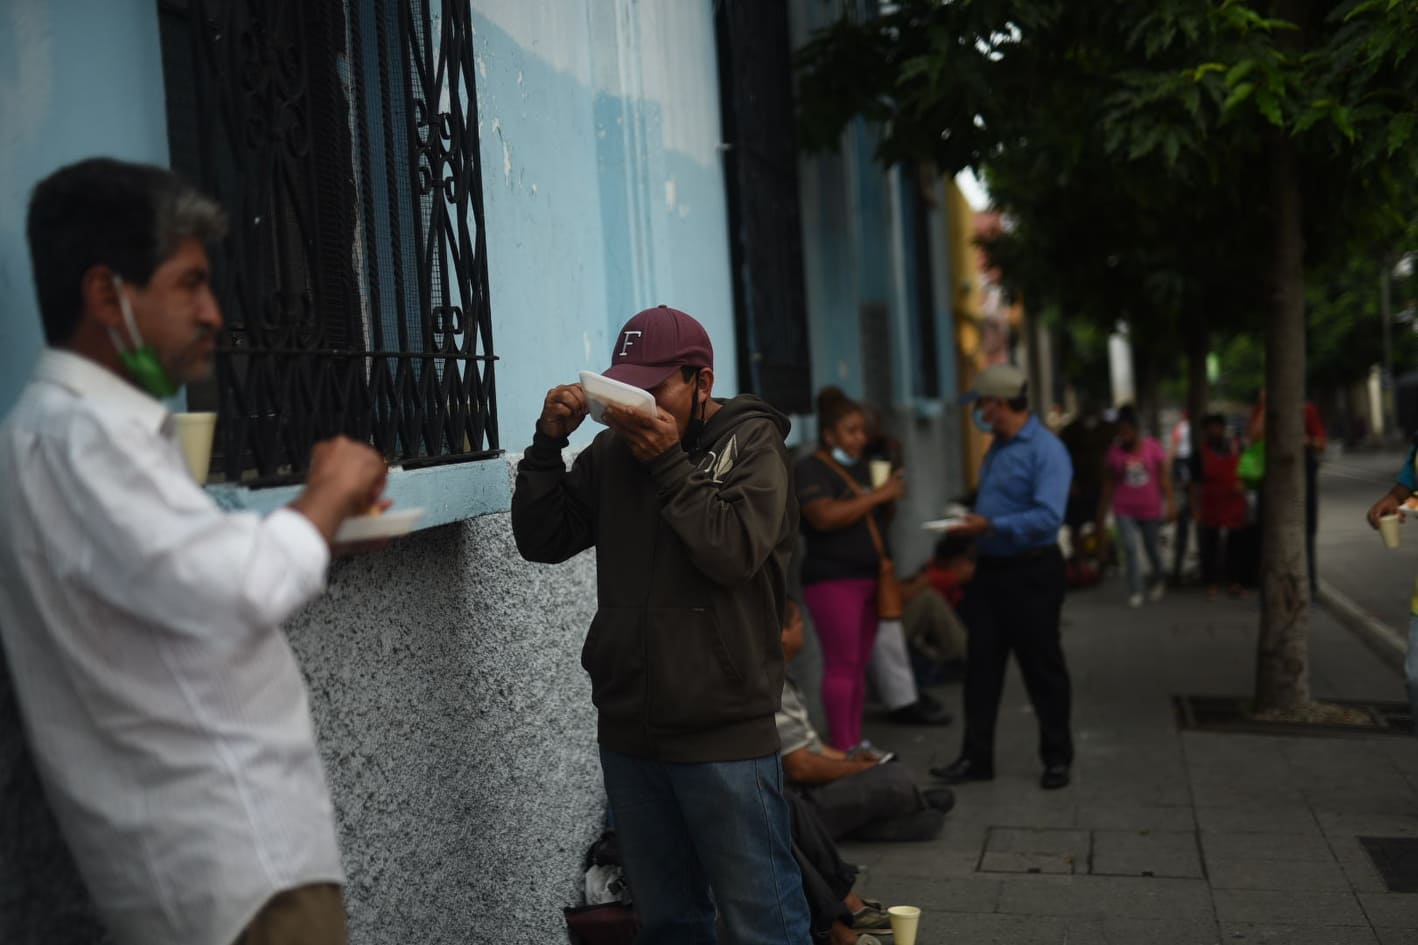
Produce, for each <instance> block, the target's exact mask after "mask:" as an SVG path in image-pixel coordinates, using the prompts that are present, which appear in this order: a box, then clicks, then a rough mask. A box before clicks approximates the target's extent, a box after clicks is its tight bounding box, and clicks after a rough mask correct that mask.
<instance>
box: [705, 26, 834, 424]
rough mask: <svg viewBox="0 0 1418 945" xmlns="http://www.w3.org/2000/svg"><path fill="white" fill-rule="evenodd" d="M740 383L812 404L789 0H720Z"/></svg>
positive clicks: (797, 407) (783, 404)
mask: <svg viewBox="0 0 1418 945" xmlns="http://www.w3.org/2000/svg"><path fill="white" fill-rule="evenodd" d="M714 9H715V27H716V34H717V42H718V53H719V84H720V104H721V112H722V122H723V133H724V142H725V144H726V145H727V149H726V150H725V152H724V175H725V191H726V194H727V197H728V205H729V230H730V246H729V248H730V255H731V258H732V260H733V269H734V309H735V315H736V328H737V335H738V342H739V383H740V386H741V387H742V388H743V389H744V390H748V391H752V392H754V393H756V394H759V395H760V396H762V397H763V398H764V399H765V400H767V401H769V402H770V403H772V404H773V405H774V406H776V407H778V408H779V409H781V410H785V411H788V412H789V413H808V412H810V411H811V410H812V370H811V365H810V364H809V359H808V356H807V353H808V327H807V300H806V291H805V289H804V282H803V254H802V230H801V226H802V224H801V212H800V207H799V205H798V151H797V143H796V140H795V138H794V136H793V133H792V129H793V121H794V117H793V84H792V72H791V42H790V39H789V35H788V5H787V4H786V3H785V2H783V0H716V2H715V4H714Z"/></svg>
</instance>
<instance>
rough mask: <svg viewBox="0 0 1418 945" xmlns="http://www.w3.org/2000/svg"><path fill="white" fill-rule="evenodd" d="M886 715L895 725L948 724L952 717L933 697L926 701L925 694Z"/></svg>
mask: <svg viewBox="0 0 1418 945" xmlns="http://www.w3.org/2000/svg"><path fill="white" fill-rule="evenodd" d="M886 717H887V718H888V719H890V720H891V721H892V722H895V723H896V724H897V725H949V724H950V723H951V721H952V720H953V719H954V717H953V716H952V715H951V714H950V713H949V712H947V711H945V706H943V705H941V704H940V703H939V702H936V701H935V700H934V699H932V700H930V701H929V702H927V701H926V697H925V696H921V698H919V699H917V700H916V701H915V702H913V703H911V704H910V705H903V706H902V707H901V708H899V709H893V710H892V711H891V712H889V713H887V716H886Z"/></svg>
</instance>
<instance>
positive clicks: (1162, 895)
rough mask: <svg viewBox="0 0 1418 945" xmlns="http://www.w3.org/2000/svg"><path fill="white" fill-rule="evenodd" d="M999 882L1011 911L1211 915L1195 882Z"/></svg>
mask: <svg viewBox="0 0 1418 945" xmlns="http://www.w3.org/2000/svg"><path fill="white" fill-rule="evenodd" d="M1000 883H1001V885H1000V899H999V911H1000V912H1005V913H1011V914H1019V915H1062V916H1076V917H1079V918H1096V919H1100V920H1102V919H1107V918H1120V919H1174V918H1175V919H1195V918H1196V917H1198V916H1207V915H1210V914H1212V905H1211V899H1210V895H1211V893H1210V890H1209V889H1208V887H1207V885H1206V883H1205V882H1203V881H1201V880H1193V879H1137V878H1135V877H1131V876H1007V877H1002V878H1001V880H1000ZM1355 908H1356V910H1357V908H1358V905H1357V903H1356V904H1355Z"/></svg>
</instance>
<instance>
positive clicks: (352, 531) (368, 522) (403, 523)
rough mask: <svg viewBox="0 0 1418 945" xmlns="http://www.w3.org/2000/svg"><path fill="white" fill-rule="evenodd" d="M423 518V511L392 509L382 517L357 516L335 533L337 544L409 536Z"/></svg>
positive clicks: (346, 520)
mask: <svg viewBox="0 0 1418 945" xmlns="http://www.w3.org/2000/svg"><path fill="white" fill-rule="evenodd" d="M421 518H423V509H390V510H389V511H387V512H385V513H384V514H382V515H357V516H355V517H354V518H347V519H345V522H344V524H343V525H341V526H340V530H339V531H337V532H336V533H335V544H337V545H343V544H347V543H349V542H354V541H372V540H373V539H376V538H397V537H399V536H400V535H407V534H408V533H409V532H411V531H413V529H414V526H415V525H416V524H418V520H419V519H421Z"/></svg>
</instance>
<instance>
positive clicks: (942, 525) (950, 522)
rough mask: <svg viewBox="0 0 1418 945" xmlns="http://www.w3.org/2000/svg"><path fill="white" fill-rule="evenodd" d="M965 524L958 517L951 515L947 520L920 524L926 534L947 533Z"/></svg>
mask: <svg viewBox="0 0 1418 945" xmlns="http://www.w3.org/2000/svg"><path fill="white" fill-rule="evenodd" d="M964 524H965V519H963V518H961V517H960V516H959V515H952V516H950V517H949V518H938V519H935V520H934V521H930V522H922V523H921V527H922V528H924V529H925V530H926V531H928V532H948V531H950V530H951V529H952V528H959V527H960V526H961V525H964Z"/></svg>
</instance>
